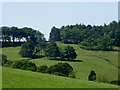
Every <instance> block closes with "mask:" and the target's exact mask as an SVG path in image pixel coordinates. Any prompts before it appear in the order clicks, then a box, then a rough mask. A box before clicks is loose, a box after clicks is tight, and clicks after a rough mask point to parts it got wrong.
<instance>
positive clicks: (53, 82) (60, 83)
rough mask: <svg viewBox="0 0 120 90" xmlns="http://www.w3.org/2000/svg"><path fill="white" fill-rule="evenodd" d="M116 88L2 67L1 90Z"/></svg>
mask: <svg viewBox="0 0 120 90" xmlns="http://www.w3.org/2000/svg"><path fill="white" fill-rule="evenodd" d="M28 87H29V88H117V87H118V86H115V85H110V84H103V83H97V82H88V81H85V80H79V79H73V78H67V77H60V76H55V75H49V74H42V73H37V72H31V71H25V70H19V69H13V68H8V67H3V88H28Z"/></svg>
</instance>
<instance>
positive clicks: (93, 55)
mask: <svg viewBox="0 0 120 90" xmlns="http://www.w3.org/2000/svg"><path fill="white" fill-rule="evenodd" d="M58 45H59V47H64V46H66V44H63V43H60V42H59V43H58ZM71 46H73V47H74V48H75V49H76V52H77V54H78V56H77V58H76V60H81V61H82V62H68V63H69V64H71V65H72V66H73V68H74V71H75V73H76V76H77V78H80V79H82V80H87V77H88V75H89V73H90V71H91V70H95V71H96V73H97V75H99V74H103V75H104V76H106V77H107V78H109V79H108V80H115V79H117V77H118V68H117V66H118V52H115V51H114V52H113V51H112V52H101V51H88V50H83V49H80V48H79V46H78V45H74V44H72V45H71ZM19 49H20V47H15V48H12V47H9V48H3V53H4V54H5V55H7V57H8V59H10V60H13V61H16V60H20V59H22V58H21V57H20V56H19V55H18V52H19ZM31 61H32V62H34V63H36V64H37V66H40V65H47V66H50V65H53V64H55V63H58V62H67V61H57V60H48V59H47V58H46V57H45V58H40V59H33V60H31Z"/></svg>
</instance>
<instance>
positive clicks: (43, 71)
mask: <svg viewBox="0 0 120 90" xmlns="http://www.w3.org/2000/svg"><path fill="white" fill-rule="evenodd" d="M47 70H48V67H47V66H46V65H42V66H39V67H38V68H37V72H42V73H47Z"/></svg>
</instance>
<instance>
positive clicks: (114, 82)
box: [110, 80, 120, 85]
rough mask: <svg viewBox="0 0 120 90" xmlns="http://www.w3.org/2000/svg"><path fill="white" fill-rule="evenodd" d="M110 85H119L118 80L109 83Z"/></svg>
mask: <svg viewBox="0 0 120 90" xmlns="http://www.w3.org/2000/svg"><path fill="white" fill-rule="evenodd" d="M110 83H111V84H116V85H120V80H114V81H111V82H110Z"/></svg>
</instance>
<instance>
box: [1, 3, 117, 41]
mask: <svg viewBox="0 0 120 90" xmlns="http://www.w3.org/2000/svg"><path fill="white" fill-rule="evenodd" d="M113 20H116V21H117V20H118V3H117V2H101V3H100V2H83V3H82V2H74V3H73V2H72V3H70V2H58V3H57V2H56V3H55V2H45V3H42V2H21V3H20V2H5V3H3V4H2V24H1V26H3V25H6V26H17V27H20V28H21V27H31V28H33V29H36V30H39V31H41V32H42V33H43V34H44V35H45V37H46V38H47V39H48V37H49V32H50V29H51V28H52V27H53V26H56V27H58V28H60V27H61V26H63V25H68V24H69V25H71V24H76V23H78V24H79V23H84V24H91V25H103V24H104V23H107V24H108V23H110V22H111V21H113Z"/></svg>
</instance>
